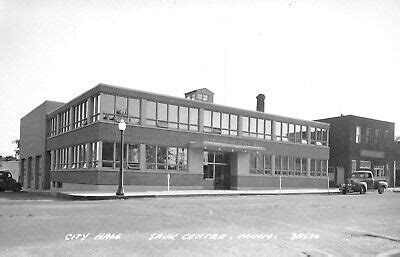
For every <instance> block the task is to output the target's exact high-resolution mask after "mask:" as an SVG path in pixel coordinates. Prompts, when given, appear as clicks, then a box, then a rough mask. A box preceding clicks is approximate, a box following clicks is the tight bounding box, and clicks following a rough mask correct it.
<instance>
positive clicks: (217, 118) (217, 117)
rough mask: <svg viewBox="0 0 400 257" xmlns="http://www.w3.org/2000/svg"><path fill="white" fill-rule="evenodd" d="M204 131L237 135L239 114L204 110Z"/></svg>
mask: <svg viewBox="0 0 400 257" xmlns="http://www.w3.org/2000/svg"><path fill="white" fill-rule="evenodd" d="M204 132H205V133H211V134H223V135H232V136H237V135H238V116H237V115H234V114H229V113H221V112H216V111H209V110H204Z"/></svg>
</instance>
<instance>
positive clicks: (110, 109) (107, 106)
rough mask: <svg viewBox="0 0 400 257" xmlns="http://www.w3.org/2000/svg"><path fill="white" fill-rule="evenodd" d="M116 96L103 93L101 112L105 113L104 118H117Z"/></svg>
mask: <svg viewBox="0 0 400 257" xmlns="http://www.w3.org/2000/svg"><path fill="white" fill-rule="evenodd" d="M114 108H115V96H114V95H106V94H104V95H102V96H101V112H102V113H103V119H104V120H115V116H114Z"/></svg>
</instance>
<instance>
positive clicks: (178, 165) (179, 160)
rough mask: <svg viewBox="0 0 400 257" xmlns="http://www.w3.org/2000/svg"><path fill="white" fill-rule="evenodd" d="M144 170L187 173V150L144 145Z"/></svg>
mask: <svg viewBox="0 0 400 257" xmlns="http://www.w3.org/2000/svg"><path fill="white" fill-rule="evenodd" d="M146 169H149V170H172V171H187V149H186V148H179V147H168V146H155V145H146Z"/></svg>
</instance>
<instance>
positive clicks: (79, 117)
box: [73, 101, 87, 128]
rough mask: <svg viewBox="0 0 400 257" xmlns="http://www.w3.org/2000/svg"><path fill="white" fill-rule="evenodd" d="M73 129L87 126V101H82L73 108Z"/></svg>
mask: <svg viewBox="0 0 400 257" xmlns="http://www.w3.org/2000/svg"><path fill="white" fill-rule="evenodd" d="M73 113H74V123H73V126H74V128H79V127H82V126H85V125H87V101H84V102H82V103H80V104H78V105H76V106H74V107H73Z"/></svg>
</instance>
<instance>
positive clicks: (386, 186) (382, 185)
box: [376, 181, 388, 188]
mask: <svg viewBox="0 0 400 257" xmlns="http://www.w3.org/2000/svg"><path fill="white" fill-rule="evenodd" d="M376 186H377V188H379V187H384V188H388V183H387V182H386V181H377V183H376Z"/></svg>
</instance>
